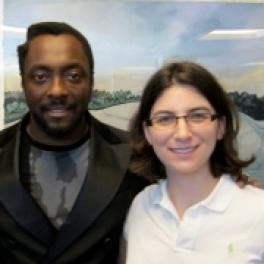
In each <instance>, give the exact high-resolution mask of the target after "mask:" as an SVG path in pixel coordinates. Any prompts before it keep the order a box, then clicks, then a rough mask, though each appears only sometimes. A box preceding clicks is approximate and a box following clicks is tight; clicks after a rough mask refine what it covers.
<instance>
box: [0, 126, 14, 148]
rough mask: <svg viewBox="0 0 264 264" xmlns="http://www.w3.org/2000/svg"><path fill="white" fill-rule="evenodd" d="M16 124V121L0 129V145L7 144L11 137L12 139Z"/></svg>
mask: <svg viewBox="0 0 264 264" xmlns="http://www.w3.org/2000/svg"><path fill="white" fill-rule="evenodd" d="M18 126H19V125H18V123H17V124H15V125H12V126H10V127H7V128H4V129H3V130H1V131H0V147H1V146H3V145H5V144H7V143H8V142H9V141H10V140H11V139H13V137H14V136H15V134H16V132H17V129H18Z"/></svg>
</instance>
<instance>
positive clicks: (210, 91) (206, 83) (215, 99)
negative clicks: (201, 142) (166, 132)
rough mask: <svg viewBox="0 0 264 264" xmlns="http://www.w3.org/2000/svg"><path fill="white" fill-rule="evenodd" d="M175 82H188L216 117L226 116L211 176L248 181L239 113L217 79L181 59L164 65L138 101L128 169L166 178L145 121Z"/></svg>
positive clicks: (213, 159)
mask: <svg viewBox="0 0 264 264" xmlns="http://www.w3.org/2000/svg"><path fill="white" fill-rule="evenodd" d="M175 84H182V85H190V86H192V87H194V88H195V89H197V91H199V92H200V93H201V94H202V95H203V96H204V97H205V98H206V99H207V100H208V101H209V102H210V104H211V105H212V106H213V108H214V109H215V111H216V113H217V114H218V115H219V116H220V117H219V118H225V120H226V131H225V134H224V136H223V138H222V139H221V140H219V141H218V142H217V143H216V147H215V149H214V151H213V153H212V155H211V158H210V169H211V172H212V174H213V176H214V177H220V176H221V175H222V174H224V173H228V174H230V175H231V177H233V178H234V180H235V181H242V182H244V183H248V177H247V176H246V175H244V174H243V173H242V169H243V168H244V167H246V166H248V165H249V164H250V163H251V162H252V161H253V160H254V158H253V157H252V158H251V159H250V160H242V159H240V158H239V155H238V150H237V145H236V137H237V134H238V131H239V115H238V112H237V110H236V107H235V106H234V104H233V102H232V101H231V99H230V98H229V97H228V95H227V93H226V92H225V91H224V89H223V88H222V86H221V85H220V84H219V83H218V81H217V80H216V78H215V77H214V76H213V75H212V74H211V73H210V72H209V71H208V70H207V69H205V68H204V67H202V66H201V65H199V64H196V63H193V62H188V61H183V62H174V63H170V64H168V65H165V66H164V67H163V68H161V69H160V70H158V71H157V72H156V73H155V74H154V75H153V76H152V77H151V78H150V80H149V81H148V82H147V84H146V86H145V89H144V91H143V94H142V98H141V102H140V105H139V108H138V111H137V112H136V114H135V116H134V118H133V119H132V121H131V123H130V131H131V147H132V161H131V165H130V170H131V171H133V172H135V173H138V174H143V175H145V176H147V177H149V179H150V180H151V181H152V182H155V181H157V180H158V179H160V178H165V177H166V173H165V168H164V166H163V164H162V163H161V162H160V160H159V159H158V158H157V156H156V154H155V153H154V151H153V149H152V146H151V145H149V143H148V142H147V141H146V139H145V136H144V131H143V124H144V121H145V120H147V119H148V118H149V117H150V112H151V109H152V107H153V105H154V103H155V102H156V101H157V99H158V98H159V97H160V96H161V95H162V93H163V92H164V91H165V90H166V89H168V88H170V87H171V86H173V85H175Z"/></svg>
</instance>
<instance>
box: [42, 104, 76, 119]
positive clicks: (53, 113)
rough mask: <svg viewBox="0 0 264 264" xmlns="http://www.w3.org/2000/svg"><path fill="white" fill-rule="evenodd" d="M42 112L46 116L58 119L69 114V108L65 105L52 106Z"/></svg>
mask: <svg viewBox="0 0 264 264" xmlns="http://www.w3.org/2000/svg"><path fill="white" fill-rule="evenodd" d="M43 110H44V111H45V113H46V114H47V115H48V116H50V117H57V118H59V117H65V116H66V115H67V114H68V113H69V111H70V110H71V108H70V107H67V106H65V105H53V106H48V107H44V108H43Z"/></svg>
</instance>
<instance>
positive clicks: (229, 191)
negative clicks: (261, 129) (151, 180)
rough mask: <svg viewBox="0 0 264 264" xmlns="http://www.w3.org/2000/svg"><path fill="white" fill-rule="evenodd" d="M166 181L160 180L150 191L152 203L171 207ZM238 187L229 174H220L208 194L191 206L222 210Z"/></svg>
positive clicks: (225, 207)
mask: <svg viewBox="0 0 264 264" xmlns="http://www.w3.org/2000/svg"><path fill="white" fill-rule="evenodd" d="M166 185H167V181H166V180H161V181H160V182H159V185H158V188H156V189H155V191H154V192H153V193H152V195H153V196H152V199H151V200H152V203H153V204H154V205H160V206H162V207H163V208H167V209H172V207H173V205H172V203H171V201H170V199H169V197H168V192H167V187H166ZM238 188H239V187H238V186H237V185H236V184H235V183H234V181H233V179H232V178H231V177H230V176H229V175H222V176H221V177H220V179H219V181H218V183H217V185H216V186H215V187H214V189H213V191H212V192H211V193H210V195H209V196H208V197H207V198H206V199H204V200H203V201H201V202H199V203H197V204H195V205H194V206H193V207H205V208H208V209H209V210H212V211H216V212H223V211H225V210H226V209H227V207H228V205H229V203H230V201H231V200H232V197H233V195H234V193H235V192H236V191H237V189H238Z"/></svg>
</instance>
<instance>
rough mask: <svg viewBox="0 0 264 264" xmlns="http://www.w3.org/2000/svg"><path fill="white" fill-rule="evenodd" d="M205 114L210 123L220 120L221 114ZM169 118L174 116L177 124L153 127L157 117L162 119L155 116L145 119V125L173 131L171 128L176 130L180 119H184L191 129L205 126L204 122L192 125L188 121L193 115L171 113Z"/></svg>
mask: <svg viewBox="0 0 264 264" xmlns="http://www.w3.org/2000/svg"><path fill="white" fill-rule="evenodd" d="M203 114H206V115H207V116H208V117H209V119H208V121H210V122H212V121H214V120H216V119H217V118H219V117H220V116H221V115H219V114H217V113H214V114H212V113H203ZM168 116H173V117H174V118H175V122H174V124H173V126H172V125H171V126H170V125H168V126H164V127H162V126H159V125H158V126H155V125H153V119H154V120H155V119H156V118H157V117H160V116H154V117H152V118H148V119H145V120H144V123H145V124H146V125H147V126H151V127H154V128H157V129H158V130H166V129H171V128H174V127H175V126H176V125H177V124H178V120H179V119H182V118H183V119H184V120H185V122H186V124H187V125H188V126H190V127H192V126H194V127H196V126H197V127H199V126H201V127H202V126H203V125H204V124H203V122H201V123H199V122H198V123H195V122H194V123H192V124H190V120H188V117H190V116H191V114H187V115H182V116H177V115H175V114H172V113H170V114H168ZM204 121H206V120H204Z"/></svg>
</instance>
